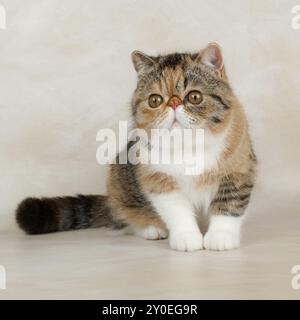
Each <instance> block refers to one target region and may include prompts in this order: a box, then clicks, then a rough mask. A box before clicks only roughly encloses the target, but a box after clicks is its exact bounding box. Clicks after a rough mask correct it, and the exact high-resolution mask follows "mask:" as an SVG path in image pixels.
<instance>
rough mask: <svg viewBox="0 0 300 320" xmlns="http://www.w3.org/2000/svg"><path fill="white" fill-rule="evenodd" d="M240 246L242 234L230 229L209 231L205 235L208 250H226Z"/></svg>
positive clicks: (205, 246) (205, 244)
mask: <svg viewBox="0 0 300 320" xmlns="http://www.w3.org/2000/svg"><path fill="white" fill-rule="evenodd" d="M239 247H240V235H239V233H236V232H230V231H228V230H212V231H208V232H207V234H206V235H205V237H204V248H205V249H207V250H215V251H224V250H233V249H237V248H239Z"/></svg>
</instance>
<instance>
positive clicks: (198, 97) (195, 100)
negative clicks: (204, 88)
mask: <svg viewBox="0 0 300 320" xmlns="http://www.w3.org/2000/svg"><path fill="white" fill-rule="evenodd" d="M187 100H188V101H189V102H190V103H191V104H194V105H197V104H200V103H201V102H202V100H203V97H202V94H201V92H200V91H196V90H194V91H191V92H190V93H189V94H188V95H187Z"/></svg>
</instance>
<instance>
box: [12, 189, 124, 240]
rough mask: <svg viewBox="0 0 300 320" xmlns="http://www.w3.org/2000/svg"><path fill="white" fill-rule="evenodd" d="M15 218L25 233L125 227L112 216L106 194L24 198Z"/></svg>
mask: <svg viewBox="0 0 300 320" xmlns="http://www.w3.org/2000/svg"><path fill="white" fill-rule="evenodd" d="M16 219H17V223H18V225H19V226H20V228H21V229H23V230H24V231H25V232H26V233H28V234H43V233H52V232H58V231H68V230H79V229H88V228H99V227H108V228H112V229H122V228H123V227H125V225H124V224H122V223H121V222H117V221H115V220H114V219H113V217H112V214H111V209H110V208H109V206H108V201H107V197H106V196H83V195H78V196H77V197H63V198H42V199H36V198H28V199H25V200H24V201H22V202H21V203H20V205H19V206H18V208H17V212H16Z"/></svg>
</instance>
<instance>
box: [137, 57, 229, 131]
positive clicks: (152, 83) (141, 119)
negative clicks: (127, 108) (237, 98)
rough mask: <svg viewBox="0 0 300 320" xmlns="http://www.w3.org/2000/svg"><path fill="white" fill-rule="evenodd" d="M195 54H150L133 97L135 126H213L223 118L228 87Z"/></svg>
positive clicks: (226, 108) (226, 112)
mask: <svg viewBox="0 0 300 320" xmlns="http://www.w3.org/2000/svg"><path fill="white" fill-rule="evenodd" d="M197 57H198V56H197V55H192V54H179V53H175V54H171V55H167V56H159V57H156V58H152V57H151V59H153V61H154V63H153V65H151V64H148V65H146V67H145V68H143V70H142V72H141V73H140V75H139V80H138V85H137V90H136V92H135V94H134V97H133V103H132V114H133V116H134V118H135V121H136V123H137V126H138V127H139V128H147V129H150V128H167V129H170V128H172V127H173V126H174V124H177V125H179V126H181V127H183V128H215V127H216V126H218V125H221V124H222V122H223V121H225V120H226V117H227V115H228V114H229V113H230V107H231V97H232V91H231V88H230V86H229V84H228V83H227V81H226V80H224V79H222V78H220V77H218V76H217V75H216V73H214V72H213V69H212V68H209V67H208V66H206V65H204V64H203V63H201V61H199V60H198V58H197ZM174 103H175V105H174ZM174 106H175V107H174Z"/></svg>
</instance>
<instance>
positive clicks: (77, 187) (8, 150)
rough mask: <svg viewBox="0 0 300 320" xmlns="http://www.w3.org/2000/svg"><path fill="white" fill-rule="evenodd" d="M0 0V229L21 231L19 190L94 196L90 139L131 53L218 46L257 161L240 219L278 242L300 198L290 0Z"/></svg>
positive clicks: (124, 82)
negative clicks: (2, 24)
mask: <svg viewBox="0 0 300 320" xmlns="http://www.w3.org/2000/svg"><path fill="white" fill-rule="evenodd" d="M298 2H299V4H300V0H299V1H298ZM0 5H1V6H3V7H4V8H5V11H6V20H7V21H6V24H7V25H6V29H5V30H3V29H0V46H1V49H0V194H1V200H0V230H1V233H2V235H4V234H6V235H7V234H9V235H10V237H14V236H16V237H20V234H21V233H20V232H19V231H18V230H17V228H16V227H15V225H14V209H15V207H16V205H17V203H18V202H19V201H20V200H21V199H22V198H24V197H27V196H54V195H73V194H77V193H83V194H90V193H92V194H98V193H103V192H105V176H106V172H107V167H104V166H100V165H98V164H97V162H96V150H97V147H98V145H99V144H97V142H96V134H97V132H98V130H99V129H101V128H116V127H117V125H118V121H119V120H126V119H127V118H128V116H129V102H130V98H131V93H132V91H133V90H134V88H135V81H136V74H135V71H134V68H133V67H132V65H131V60H130V53H131V52H132V51H133V50H135V49H138V50H142V51H145V52H147V53H150V54H156V53H167V52H173V51H197V50H200V49H201V48H203V47H204V46H205V45H206V44H207V43H209V42H213V41H214V42H218V43H219V44H220V45H221V46H222V48H223V53H224V59H225V64H226V67H227V71H228V74H229V77H230V80H231V84H232V86H233V88H234V89H235V91H236V93H237V95H238V96H239V98H240V100H241V101H242V103H243V105H244V107H245V109H246V112H247V115H248V118H249V122H250V126H251V133H252V137H253V140H254V146H255V150H256V153H257V156H258V159H259V177H258V184H257V187H256V190H255V192H254V195H253V199H252V203H251V206H250V211H251V213H250V215H251V217H250V216H249V220H250V221H252V222H251V223H252V224H253V225H254V226H255V225H257V228H259V227H260V219H262V217H264V218H265V219H266V217H268V218H267V219H269V223H266V224H265V226H266V235H265V236H262V238H264V237H265V238H268V236H269V234H268V231H270V234H271V235H270V238H276V237H279V238H282V241H283V242H284V241H285V240H284V239H285V237H284V235H283V234H284V232H288V228H289V225H292V224H294V222H293V220H289V219H292V218H293V217H294V216H295V217H296V215H297V213H299V212H298V211H299V195H300V191H299V188H300V170H299V163H300V147H299V135H300V116H299V115H300V29H299V30H297V29H293V28H292V25H291V21H292V18H293V16H295V14H294V15H293V14H292V8H293V7H294V6H295V5H297V0H284V1H283V0H280V1H279V0H243V1H240V0H228V1H221V0H218V1H217V0H210V1H207V0H206V1H202V0H185V1H180V0H166V1H161V0H151V1H150V0H147V1H146V0H110V1H108V0H107V1H106V0H85V1H82V0H26V1H24V0H0ZM288 214H289V215H288ZM299 214H300V213H299ZM287 215H288V217H289V218H288V219H287V218H286V217H287ZM281 219H282V222H280V223H281V224H282V232H283V233H282V234H281V233H280V231H279V232H276V234H275V233H273V234H272V230H271V229H272V223H273V221H275V220H276V221H278V220H281ZM296 223H298V224H299V220H297V222H296ZM299 227H300V226H299ZM246 228H247V227H246ZM299 230H300V228H299ZM259 240H260V239H259V238H258V241H259ZM271 240H272V239H271ZM297 241H298V242H299V238H298V240H297ZM298 244H299V243H298ZM297 262H299V261H295V264H296V263H297ZM287 272H289V270H288V269H287Z"/></svg>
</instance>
